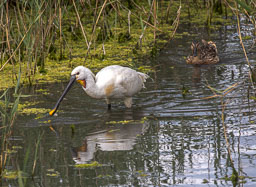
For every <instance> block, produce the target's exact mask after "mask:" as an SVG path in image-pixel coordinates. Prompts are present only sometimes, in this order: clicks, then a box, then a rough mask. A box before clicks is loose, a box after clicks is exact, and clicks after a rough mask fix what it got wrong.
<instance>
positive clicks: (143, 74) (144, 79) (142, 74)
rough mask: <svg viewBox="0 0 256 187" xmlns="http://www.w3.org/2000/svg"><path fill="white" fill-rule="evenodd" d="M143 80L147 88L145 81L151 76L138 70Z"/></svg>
mask: <svg viewBox="0 0 256 187" xmlns="http://www.w3.org/2000/svg"><path fill="white" fill-rule="evenodd" d="M138 74H139V76H140V78H141V80H142V82H143V88H145V85H144V82H146V79H147V78H149V76H148V75H147V74H145V73H141V72H138Z"/></svg>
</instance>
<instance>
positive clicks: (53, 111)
mask: <svg viewBox="0 0 256 187" xmlns="http://www.w3.org/2000/svg"><path fill="white" fill-rule="evenodd" d="M55 112H56V108H54V109H52V110H51V111H50V112H49V114H50V116H52V115H53V114H54V113H55Z"/></svg>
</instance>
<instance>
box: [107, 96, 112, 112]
mask: <svg viewBox="0 0 256 187" xmlns="http://www.w3.org/2000/svg"><path fill="white" fill-rule="evenodd" d="M106 102H107V104H108V110H111V103H110V100H109V99H108V98H106Z"/></svg>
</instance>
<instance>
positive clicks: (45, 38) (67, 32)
mask: <svg viewBox="0 0 256 187" xmlns="http://www.w3.org/2000/svg"><path fill="white" fill-rule="evenodd" d="M198 8H200V9H201V10H204V14H205V18H203V19H204V20H201V22H202V24H205V25H206V26H209V27H210V26H211V24H212V19H213V17H214V16H215V15H217V14H218V15H226V16H227V14H228V11H233V12H234V13H235V12H237V13H239V14H242V15H244V16H246V17H247V18H248V20H249V21H250V22H251V23H252V24H254V26H255V14H254V13H255V10H256V5H255V3H254V1H245V0H243V1H241V0H223V1H221V0H210V1H198V0H196V1H195V0H193V1H192V0H187V1H186V2H183V1H174V0H169V1H164V0H161V1H157V0H148V1H136V0H128V1H122V0H115V1H110V0H88V1H84V0H80V1H76V0H70V1H67V0H66V1H59V0H49V1H39V0H35V1H29V0H21V1H17V0H8V1H3V2H2V3H0V38H1V39H0V72H1V74H2V75H4V76H5V77H6V76H7V75H8V76H11V79H12V82H13V84H15V82H16V80H17V76H18V70H19V67H21V68H22V76H21V77H22V78H21V79H22V83H28V84H33V83H35V80H36V79H40V78H38V77H37V76H36V75H38V74H43V75H48V74H51V73H52V72H51V70H50V69H52V68H55V67H59V66H67V67H69V68H72V67H73V66H74V65H75V63H74V61H78V62H79V64H82V65H85V64H86V65H87V64H90V62H91V61H92V60H95V61H97V62H98V63H101V62H102V61H103V60H106V58H107V56H108V55H109V56H113V55H114V54H111V52H110V51H111V47H113V46H116V45H117V46H118V47H119V48H120V49H119V51H118V49H117V50H116V51H115V54H116V53H117V52H120V53H121V52H122V51H123V48H122V46H123V45H127V46H126V48H129V55H128V56H132V55H134V54H138V55H137V56H139V55H141V54H142V55H147V53H140V50H141V48H142V47H143V44H144V47H145V46H147V47H148V46H149V48H147V49H145V50H147V51H149V54H151V55H152V54H153V56H155V53H156V52H157V49H158V48H161V47H162V46H161V45H159V43H161V42H158V40H159V38H163V37H162V36H163V35H165V36H166V38H165V40H166V41H170V40H171V39H172V38H173V37H174V36H175V33H176V31H177V28H178V26H179V23H180V20H181V19H182V20H186V21H187V22H189V21H191V19H192V16H193V15H196V14H198V12H197V11H198ZM131 40H132V41H133V42H132V43H131V42H130V43H126V42H127V41H131ZM146 41H150V42H148V43H146ZM118 47H117V48H118ZM78 49H79V50H78ZM131 51H132V53H131ZM135 56H136V55H135ZM77 57H79V60H77ZM126 58H128V57H127V56H126ZM111 60H112V59H111ZM49 61H51V62H52V64H51V65H50V63H48V62H49ZM130 63H131V62H130ZM102 66H104V64H103V65H102ZM69 71H70V69H69ZM45 77H47V76H45ZM8 79H9V77H8ZM42 79H43V78H42ZM5 81H7V80H6V79H5ZM13 84H12V85H13ZM7 86H9V85H7ZM7 86H6V87H7ZM2 87H3V86H2Z"/></svg>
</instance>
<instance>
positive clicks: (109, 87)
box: [49, 65, 149, 115]
mask: <svg viewBox="0 0 256 187" xmlns="http://www.w3.org/2000/svg"><path fill="white" fill-rule="evenodd" d="M148 77H149V76H148V75H147V74H144V73H141V72H137V71H135V70H133V69H131V68H128V67H122V66H119V65H112V66H107V67H105V68H103V69H102V70H100V71H99V72H98V73H97V75H96V76H95V75H94V74H93V73H92V71H91V70H90V69H88V68H86V67H83V66H78V67H76V68H75V69H74V70H73V71H72V72H71V78H70V81H69V83H68V85H67V87H66V89H65V90H64V92H63V94H62V95H61V97H60V98H59V100H58V101H57V103H56V105H55V107H54V109H53V110H51V111H50V112H49V114H50V115H53V114H54V113H55V112H56V111H57V109H58V107H59V105H60V102H61V101H62V100H63V98H64V96H65V95H66V94H67V92H68V91H69V89H70V88H71V86H72V85H73V83H74V82H75V81H77V82H78V83H80V84H81V85H82V88H83V89H84V91H85V92H86V93H87V94H88V95H89V96H91V97H93V98H96V99H105V100H106V102H107V104H108V108H109V109H110V108H111V99H115V98H119V99H124V104H125V106H126V107H128V108H130V107H131V106H132V96H133V95H135V94H136V93H138V92H139V91H140V90H141V89H142V88H144V87H145V86H144V82H146V79H147V78H148Z"/></svg>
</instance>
